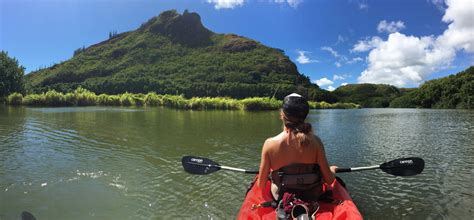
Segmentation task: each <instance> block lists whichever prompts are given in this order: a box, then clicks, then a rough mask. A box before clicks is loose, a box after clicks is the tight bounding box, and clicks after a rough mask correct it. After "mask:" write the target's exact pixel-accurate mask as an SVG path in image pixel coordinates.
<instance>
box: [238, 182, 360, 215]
mask: <svg viewBox="0 0 474 220" xmlns="http://www.w3.org/2000/svg"><path fill="white" fill-rule="evenodd" d="M256 180H257V178H255V180H254V183H255V182H256ZM270 185H271V183H270V181H267V185H266V187H265V190H263V191H262V190H260V188H258V187H257V184H253V185H252V187H251V188H250V190H249V191H248V193H247V195H246V197H245V200H244V202H243V204H242V207H241V208H240V212H239V214H238V216H237V219H239V220H241V219H242V220H244V219H271V220H275V219H276V212H275V209H273V208H271V207H268V208H257V209H255V210H252V205H254V204H260V203H262V202H266V201H271V200H272V196H271V193H270ZM331 186H332V188H333V189H332V190H333V199H335V200H341V201H342V203H341V204H332V203H326V202H319V206H320V207H319V210H318V212H317V213H316V219H318V220H325V219H333V220H343V219H351V220H352V219H353V220H359V219H363V218H362V215H361V214H360V212H359V210H358V209H357V206H356V205H355V204H354V202H353V201H352V198H351V197H350V195H349V193H348V192H347V190H346V189H345V188H344V187H343V186H342V185H341V184H340V183H339V182H338V181H334V182H333V183H332V184H331ZM323 188H326V187H325V186H323ZM262 192H263V193H262Z"/></svg>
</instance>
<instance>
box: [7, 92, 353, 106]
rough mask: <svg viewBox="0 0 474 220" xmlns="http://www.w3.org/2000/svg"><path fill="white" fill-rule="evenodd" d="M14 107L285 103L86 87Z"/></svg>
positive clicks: (14, 100) (17, 100)
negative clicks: (112, 92)
mask: <svg viewBox="0 0 474 220" xmlns="http://www.w3.org/2000/svg"><path fill="white" fill-rule="evenodd" d="M7 102H8V104H10V105H30V106H93V105H106V106H166V107H171V108H178V109H196V110H204V109H223V110H276V109H279V108H281V106H282V104H283V103H282V101H281V100H277V99H274V98H261V97H254V98H245V99H232V98H223V97H201V98H196V97H193V98H190V99H186V98H185V97H183V96H178V95H159V94H156V93H154V92H151V93H148V94H132V93H123V94H117V95H107V94H100V95H96V94H95V93H94V92H91V91H88V90H86V89H83V88H78V89H76V90H74V91H73V92H68V93H62V92H56V91H54V90H50V91H48V92H46V93H41V94H29V95H26V96H23V95H22V94H21V93H13V94H10V95H9V96H8V98H7ZM310 107H311V108H313V109H329V108H339V109H347V108H359V107H360V106H359V105H356V104H351V103H336V104H330V103H327V102H310Z"/></svg>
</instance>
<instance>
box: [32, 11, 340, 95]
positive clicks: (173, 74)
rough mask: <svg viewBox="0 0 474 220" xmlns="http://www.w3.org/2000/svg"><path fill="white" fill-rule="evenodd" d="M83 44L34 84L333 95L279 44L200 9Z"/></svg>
mask: <svg viewBox="0 0 474 220" xmlns="http://www.w3.org/2000/svg"><path fill="white" fill-rule="evenodd" d="M109 35H110V38H109V39H108V40H105V41H103V42H100V43H98V44H95V45H92V46H89V47H87V48H79V49H78V50H76V51H75V52H74V56H73V57H72V58H71V59H69V60H67V61H64V62H62V63H59V64H55V65H53V66H51V67H49V68H45V69H41V70H38V71H35V72H32V73H30V74H28V75H27V77H26V78H27V89H28V90H29V91H30V92H44V91H47V90H50V89H55V90H57V91H62V92H67V91H72V90H74V89H75V88H78V87H82V88H85V89H88V90H91V91H93V92H95V93H108V94H118V93H124V92H132V93H146V92H156V93H160V94H183V95H184V96H185V97H194V96H228V97H233V98H244V97H252V96H261V97H271V96H276V97H277V98H282V97H284V96H285V95H287V94H289V93H291V92H295V91H296V92H299V93H302V94H303V95H306V96H307V97H309V99H310V100H318V101H321V100H324V101H330V102H332V101H334V97H333V96H332V95H331V94H330V93H329V92H327V91H325V90H321V89H320V88H319V87H318V86H317V85H315V84H312V83H311V82H310V80H309V78H308V77H307V76H304V75H302V74H300V73H299V72H298V70H297V67H296V65H295V64H294V63H293V62H291V60H290V59H289V58H288V56H286V55H285V54H284V52H283V51H282V50H279V49H275V48H270V47H267V46H265V45H263V44H261V43H259V42H257V41H255V40H252V39H249V38H246V37H242V36H238V35H235V34H217V33H214V32H212V31H210V30H208V29H207V28H206V27H204V26H203V24H202V23H201V18H200V16H199V15H198V14H197V13H190V12H188V11H187V10H186V11H184V13H183V14H179V13H177V12H176V11H175V10H170V11H165V12H163V13H161V14H160V15H159V16H157V17H154V18H152V19H150V20H148V21H147V22H146V23H144V24H142V25H141V27H139V28H138V29H136V30H134V31H129V32H124V33H120V34H116V33H110V34H109Z"/></svg>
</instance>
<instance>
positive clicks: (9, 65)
mask: <svg viewBox="0 0 474 220" xmlns="http://www.w3.org/2000/svg"><path fill="white" fill-rule="evenodd" d="M24 71H25V68H23V67H22V66H20V65H19V64H18V61H17V60H16V59H15V58H11V57H9V56H8V53H7V52H5V51H1V52H0V99H3V97H6V96H8V95H9V94H10V93H14V92H18V93H22V92H24V89H25V80H24V75H25V74H24Z"/></svg>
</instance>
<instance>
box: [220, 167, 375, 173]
mask: <svg viewBox="0 0 474 220" xmlns="http://www.w3.org/2000/svg"><path fill="white" fill-rule="evenodd" d="M220 168H221V169H223V170H230V171H236V172H243V173H249V174H258V170H245V169H241V168H235V167H228V166H220ZM379 168H380V165H374V166H368V167H352V168H350V167H349V168H337V169H336V173H347V172H354V171H362V170H376V169H379Z"/></svg>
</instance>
